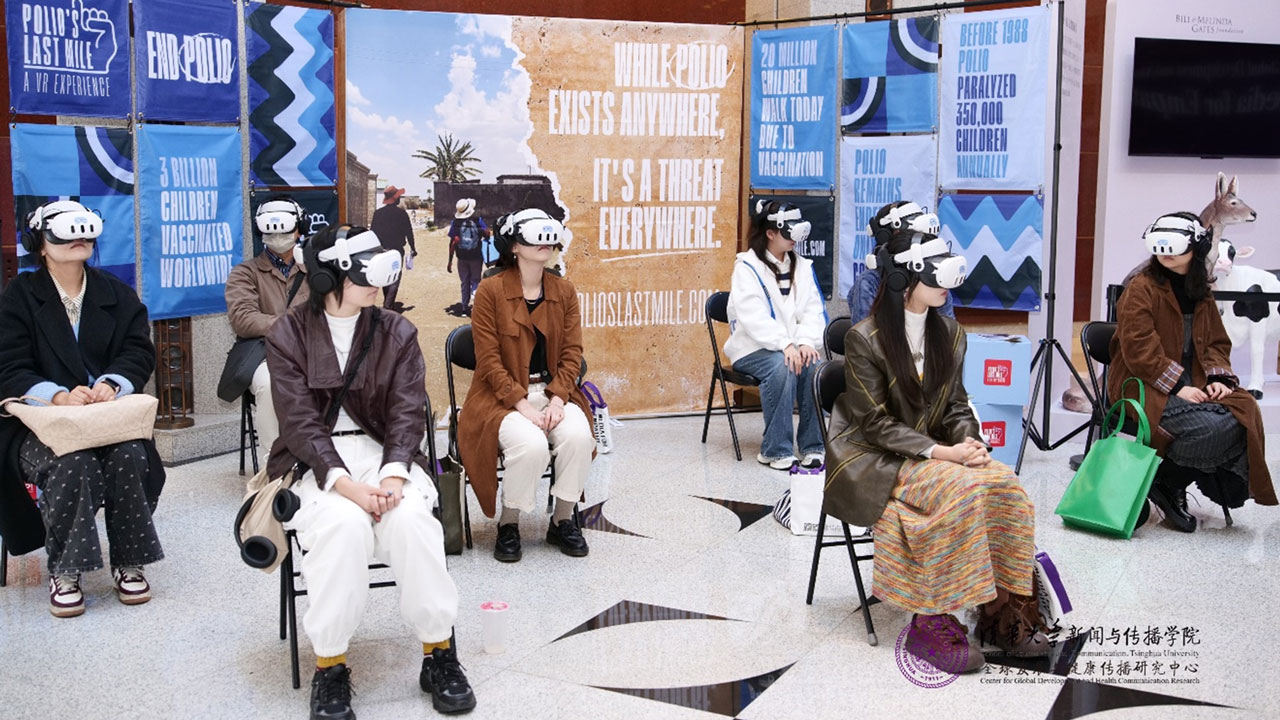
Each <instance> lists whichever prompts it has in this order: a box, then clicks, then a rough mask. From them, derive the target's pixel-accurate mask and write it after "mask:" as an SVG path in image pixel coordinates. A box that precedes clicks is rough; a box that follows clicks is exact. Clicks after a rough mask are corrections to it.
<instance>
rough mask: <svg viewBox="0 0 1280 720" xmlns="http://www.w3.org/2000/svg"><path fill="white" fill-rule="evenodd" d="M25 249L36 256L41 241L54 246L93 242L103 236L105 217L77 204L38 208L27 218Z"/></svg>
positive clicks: (64, 202) (56, 203)
mask: <svg viewBox="0 0 1280 720" xmlns="http://www.w3.org/2000/svg"><path fill="white" fill-rule="evenodd" d="M27 230H28V232H24V233H23V238H22V246H23V248H24V249H25V250H26V251H27V252H34V251H35V249H36V248H37V247H38V246H39V242H37V241H38V240H39V239H41V237H42V238H43V240H44V241H45V242H50V243H53V244H54V245H66V244H68V243H71V242H75V241H77V240H87V241H89V242H94V241H96V240H97V239H98V236H99V235H101V234H102V217H101V216H100V215H98V214H97V213H96V212H94V211H92V210H90V209H88V208H86V207H85V206H84V205H81V204H80V203H78V202H76V201H74V200H56V201H54V202H51V203H46V204H44V205H41V206H40V207H38V208H36V209H35V210H34V211H32V213H31V214H30V215H28V216H27Z"/></svg>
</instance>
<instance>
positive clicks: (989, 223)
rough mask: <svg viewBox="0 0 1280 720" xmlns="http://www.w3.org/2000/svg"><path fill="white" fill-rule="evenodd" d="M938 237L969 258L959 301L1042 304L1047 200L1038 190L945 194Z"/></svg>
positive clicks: (995, 305) (1001, 306)
mask: <svg viewBox="0 0 1280 720" xmlns="http://www.w3.org/2000/svg"><path fill="white" fill-rule="evenodd" d="M938 221H939V222H940V223H941V224H942V232H941V234H940V237H942V238H944V239H946V240H947V241H948V242H950V243H951V249H952V252H955V253H958V254H960V255H964V257H965V259H966V260H968V261H969V278H968V279H967V280H965V283H964V284H963V285H961V286H960V287H958V288H956V289H955V290H952V291H951V294H952V297H953V298H954V299H955V304H956V305H957V306H962V307H972V308H989V309H993V310H1039V309H1040V278H1041V271H1040V257H1041V253H1042V252H1043V251H1042V249H1041V243H1042V242H1043V238H1044V200H1043V199H1042V198H1039V197H1037V196H1035V195H1003V194H1002V195H973V194H964V195H943V196H942V199H941V200H940V201H939V202H938Z"/></svg>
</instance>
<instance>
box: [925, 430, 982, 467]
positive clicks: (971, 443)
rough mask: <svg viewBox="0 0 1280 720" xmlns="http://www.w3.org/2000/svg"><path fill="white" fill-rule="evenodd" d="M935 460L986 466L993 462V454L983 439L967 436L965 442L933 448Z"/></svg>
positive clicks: (971, 465)
mask: <svg viewBox="0 0 1280 720" xmlns="http://www.w3.org/2000/svg"><path fill="white" fill-rule="evenodd" d="M933 459H934V460H947V461H949V462H953V463H956V464H957V465H964V466H966V467H986V466H987V463H989V462H991V454H990V453H988V452H987V446H986V445H983V444H982V442H981V441H979V440H974V439H973V438H971V437H966V438H965V439H964V442H959V443H956V444H955V445H941V444H939V445H937V446H935V447H934V448H933Z"/></svg>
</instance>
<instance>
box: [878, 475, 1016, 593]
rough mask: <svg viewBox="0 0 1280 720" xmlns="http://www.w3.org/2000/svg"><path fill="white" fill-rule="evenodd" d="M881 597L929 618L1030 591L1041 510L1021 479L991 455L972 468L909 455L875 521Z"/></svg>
mask: <svg viewBox="0 0 1280 720" xmlns="http://www.w3.org/2000/svg"><path fill="white" fill-rule="evenodd" d="M873 533H874V536H875V595H876V597H878V598H880V599H881V600H883V601H884V602H887V603H890V604H892V605H895V606H897V607H900V608H902V609H904V610H908V611H910V612H914V613H920V614H922V615H940V614H943V613H954V612H958V611H960V610H962V609H964V608H967V607H974V606H977V605H980V604H982V603H985V602H990V601H992V600H994V599H995V598H996V588H997V587H1000V588H1004V589H1005V590H1007V591H1009V592H1011V593H1013V594H1015V595H1031V576H1032V571H1033V566H1034V562H1035V511H1034V508H1033V506H1032V504H1031V500H1030V498H1028V497H1027V493H1026V492H1025V491H1024V490H1023V489H1022V485H1021V483H1019V482H1018V477H1017V476H1016V475H1014V473H1013V470H1012V469H1011V468H1010V467H1009V466H1008V465H1005V464H1003V463H1001V462H998V461H996V460H992V461H991V463H990V464H988V465H987V466H986V467H985V468H970V467H965V466H963V465H958V464H956V463H953V462H947V461H944V460H920V461H917V460H907V461H906V462H904V463H902V468H901V469H900V470H899V471H898V481H897V483H896V484H895V485H894V487H893V496H892V497H891V498H890V500H889V504H888V505H887V506H886V507H885V510H884V514H883V515H881V516H880V519H879V520H878V521H877V522H876V524H875V528H874V530H873Z"/></svg>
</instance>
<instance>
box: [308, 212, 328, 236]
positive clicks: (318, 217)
mask: <svg viewBox="0 0 1280 720" xmlns="http://www.w3.org/2000/svg"><path fill="white" fill-rule="evenodd" d="M307 221H308V222H309V223H310V226H311V232H313V233H314V232H316V231H317V230H318V229H320V228H327V227H329V219H328V218H326V217H325V216H324V213H311V215H310V216H309V217H308V218H307Z"/></svg>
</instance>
